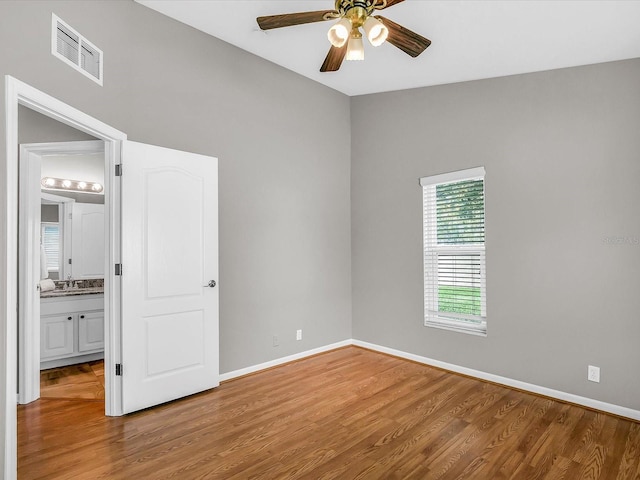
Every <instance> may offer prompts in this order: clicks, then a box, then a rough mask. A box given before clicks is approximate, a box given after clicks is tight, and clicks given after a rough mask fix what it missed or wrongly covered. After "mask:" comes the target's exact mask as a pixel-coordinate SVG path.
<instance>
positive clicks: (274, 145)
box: [0, 1, 351, 372]
mask: <svg viewBox="0 0 640 480" xmlns="http://www.w3.org/2000/svg"><path fill="white" fill-rule="evenodd" d="M78 6H79V3H78V2H73V1H57V2H50V1H44V2H40V1H29V2H23V1H3V2H0V42H2V45H12V46H14V47H15V48H13V49H9V48H3V49H2V50H0V65H1V66H2V72H1V73H2V75H3V76H4V75H5V74H9V75H12V76H14V77H16V78H18V79H19V80H22V81H24V82H26V83H28V84H30V85H33V86H34V87H36V88H38V89H40V90H42V91H44V92H46V93H48V94H50V95H52V96H54V97H56V98H59V99H60V100H62V101H64V102H66V103H68V104H70V105H72V106H74V107H76V108H78V109H80V110H82V111H84V112H85V113H87V114H89V115H91V116H93V117H95V118H98V119H100V120H102V121H103V122H105V123H107V124H109V125H111V126H113V127H115V128H117V129H119V130H121V131H123V132H125V133H127V134H128V136H129V139H131V140H135V141H140V142H145V143H150V144H156V145H161V146H165V147H169V148H176V149H180V150H186V151H191V152H195V153H201V154H205V155H211V156H215V157H218V158H219V178H220V184H219V209H220V278H219V285H220V369H221V372H229V371H232V370H236V369H240V368H243V367H247V366H251V365H255V364H258V363H261V362H266V361H269V360H272V359H275V358H279V357H283V356H286V355H290V354H294V353H297V352H301V351H305V350H309V349H312V348H316V347H320V346H324V345H327V344H330V343H334V342H338V341H341V340H345V339H348V338H351V277H350V276H351V265H350V207H349V204H350V203H349V202H350V198H349V190H350V185H349V178H350V153H349V150H350V141H351V140H350V128H349V121H350V117H349V108H350V106H349V99H348V97H346V96H344V95H342V94H340V93H337V92H335V91H334V90H331V89H328V88H326V87H324V86H321V85H319V84H317V83H315V82H312V81H311V80H308V79H305V78H303V77H301V76H299V75H297V74H294V73H292V72H289V71H287V70H284V69H282V68H281V67H278V66H276V65H274V64H271V63H269V62H267V61H264V60H262V59H259V58H258V57H255V56H253V55H251V54H249V53H247V52H244V51H242V50H240V49H237V48H235V47H233V46H230V45H229V44H226V43H224V42H222V41H219V40H216V39H214V38H212V37H210V36H208V35H206V34H204V33H201V32H198V31H197V30H194V29H192V28H190V27H187V26H185V25H182V24H180V23H178V22H176V21H173V20H171V19H169V18H167V17H164V16H162V15H160V14H158V13H156V12H154V11H152V10H150V9H147V8H145V7H143V6H141V5H138V4H136V3H134V2H129V1H126V2H124V1H120V2H113V1H92V2H82V8H78ZM52 11H53V12H55V13H56V14H57V15H58V16H60V17H61V18H62V19H63V20H64V21H65V22H67V23H69V24H70V25H71V26H73V27H74V28H75V29H77V30H78V31H79V32H81V33H82V34H84V35H86V36H87V37H88V38H89V39H90V40H91V41H92V42H93V43H95V44H96V45H97V46H98V47H99V48H101V49H102V50H103V51H104V59H105V61H104V87H100V86H98V85H97V84H95V83H94V82H92V81H91V80H89V79H87V78H85V77H84V76H83V75H81V74H79V73H78V72H76V71H75V70H73V69H72V68H70V67H69V66H67V65H66V64H64V63H63V62H61V61H60V60H58V59H57V58H55V57H53V56H52V55H51V53H50V48H51V47H50V29H51V13H52ZM26 33H28V35H29V36H28V37H27V36H26ZM176 39H178V40H179V41H176ZM1 82H2V83H1V86H2V87H4V78H2V80H1ZM2 97H3V96H2ZM1 101H2V102H3V101H4V99H2V100H1ZM0 107H2V111H4V105H3V104H0ZM1 121H2V122H4V120H1ZM1 128H2V131H1V132H0V133H1V139H0V142H2V144H1V145H0V147H1V148H4V123H2V127H1ZM45 140H46V139H45ZM28 141H40V140H39V139H37V138H29V139H28ZM5 237H6V236H5V235H3V237H2V241H4V238H5ZM296 329H303V332H304V337H303V340H302V341H296V340H295V331H296ZM274 334H277V335H278V336H279V338H280V345H279V346H278V347H273V346H272V336H273V335H274Z"/></svg>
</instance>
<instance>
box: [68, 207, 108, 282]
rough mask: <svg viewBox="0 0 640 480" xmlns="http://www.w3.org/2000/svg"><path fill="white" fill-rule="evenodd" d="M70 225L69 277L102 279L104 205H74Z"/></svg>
mask: <svg viewBox="0 0 640 480" xmlns="http://www.w3.org/2000/svg"><path fill="white" fill-rule="evenodd" d="M71 225H72V226H71V276H72V277H73V278H74V279H83V278H104V257H105V249H104V245H105V243H104V205H100V204H93V203H78V202H76V203H74V204H73V215H72V217H71Z"/></svg>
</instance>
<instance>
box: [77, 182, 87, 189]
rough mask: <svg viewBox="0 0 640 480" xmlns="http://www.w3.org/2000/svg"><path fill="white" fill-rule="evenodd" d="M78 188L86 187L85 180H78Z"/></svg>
mask: <svg viewBox="0 0 640 480" xmlns="http://www.w3.org/2000/svg"><path fill="white" fill-rule="evenodd" d="M78 188H79V189H80V190H84V189H85V188H87V184H86V183H85V182H78Z"/></svg>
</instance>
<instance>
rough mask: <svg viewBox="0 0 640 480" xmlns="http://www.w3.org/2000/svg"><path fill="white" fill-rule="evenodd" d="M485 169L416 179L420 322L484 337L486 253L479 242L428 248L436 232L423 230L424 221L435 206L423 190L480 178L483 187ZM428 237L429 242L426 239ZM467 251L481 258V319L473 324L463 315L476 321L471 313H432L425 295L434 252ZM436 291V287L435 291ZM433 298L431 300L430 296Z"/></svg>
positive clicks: (435, 275) (435, 276) (432, 281)
mask: <svg viewBox="0 0 640 480" xmlns="http://www.w3.org/2000/svg"><path fill="white" fill-rule="evenodd" d="M484 179H485V169H484V167H475V168H469V169H466V170H459V171H455V172H448V173H443V174H439V175H432V176H428V177H422V178H420V185H421V186H422V190H423V191H422V198H423V205H422V216H423V225H422V233H423V237H422V238H423V248H422V251H423V273H424V281H423V293H424V325H425V326H427V327H433V328H440V329H444V330H450V331H455V332H462V333H467V334H471V335H478V336H486V335H487V319H486V254H485V243H486V242H483V243H482V244H479V245H442V246H441V247H437V248H436V249H431V250H429V248H428V247H429V245H430V244H433V242H434V239H435V238H436V236H437V232H435V231H433V229H427V224H428V223H431V220H432V218H433V215H435V211H434V210H435V208H434V207H435V205H432V204H431V205H430V204H427V202H426V201H425V189H426V188H427V187H435V186H438V185H442V184H448V183H455V182H461V181H467V180H469V181H470V180H482V181H483V189H484V186H485V182H484ZM483 212H486V202H485V203H483ZM428 238H430V239H431V241H430V242H429V241H428ZM465 252H468V253H478V254H479V255H480V257H481V262H480V268H481V274H480V278H481V284H480V288H481V298H482V299H483V302H482V305H481V309H482V310H481V311H482V313H481V322H480V323H476V324H470V323H467V322H465V321H464V319H465V318H468V319H474V320H476V319H477V317H475V316H467V315H465V314H462V313H459V314H451V315H448V314H447V312H436V311H434V310H433V309H430V308H429V302H430V300H429V298H428V297H429V296H430V295H431V296H433V295H434V292H433V291H431V292H428V287H430V286H431V289H433V285H437V279H438V273H437V272H434V271H433V269H431V270H430V269H429V265H431V264H432V263H433V261H434V256H436V257H437V255H438V254H450V255H451V254H453V255H455V254H464V253H465ZM436 291H437V290H436ZM431 301H433V299H431ZM456 318H457V319H456Z"/></svg>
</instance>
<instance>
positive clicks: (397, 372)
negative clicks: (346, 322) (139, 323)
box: [18, 347, 640, 480]
mask: <svg viewBox="0 0 640 480" xmlns="http://www.w3.org/2000/svg"><path fill="white" fill-rule="evenodd" d="M103 412H104V406H103V404H102V403H100V402H87V401H70V400H64V399H63V400H60V399H42V400H40V401H38V402H35V403H34V404H30V405H27V406H21V407H19V408H18V457H19V458H18V464H19V467H18V468H19V471H18V475H19V478H20V479H21V480H28V479H65V480H71V479H122V480H124V479H153V480H159V479H180V480H183V479H186V480H191V479H249V478H252V479H281V478H291V479H293V478H295V479H313V480H317V479H465V478H470V479H491V480H494V479H553V480H559V479H569V480H573V479H594V480H595V479H602V480H608V479H611V480H614V479H615V480H624V479H638V478H640V424H638V423H635V422H632V421H628V420H624V419H620V418H617V417H613V416H611V415H607V414H603V413H597V412H594V411H591V410H587V409H583V408H580V407H577V406H573V405H568V404H565V403H562V402H558V401H554V400H550V399H547V398H542V397H538V396H534V395H529V394H526V393H522V392H518V391H514V390H511V389H508V388H504V387H500V386H498V385H493V384H489V383H484V382H481V381H478V380H474V379H471V378H467V377H463V376H459V375H455V374H450V373H447V372H444V371H442V370H438V369H435V368H431V367H428V366H424V365H419V364H416V363H412V362H409V361H406V360H402V359H398V358H394V357H390V356H387V355H382V354H379V353H376V352H371V351H368V350H364V349H361V348H357V347H347V348H343V349H339V350H334V351H331V352H327V353H324V354H321V355H318V356H315V357H311V358H307V359H304V360H301V361H298V362H294V363H291V364H288V365H284V366H281V367H277V368H274V369H271V370H268V371H264V372H261V373H258V374H255V375H251V376H247V377H244V378H239V379H235V380H232V381H229V382H226V383H223V384H222V385H221V386H220V387H219V388H217V389H215V390H212V391H210V392H205V393H202V394H198V395H194V396H192V397H189V398H186V399H182V400H178V401H175V402H171V403H169V404H165V405H162V406H159V407H156V408H153V409H149V410H145V411H143V412H139V413H135V414H131V415H127V416H125V417H121V418H108V417H104V415H103Z"/></svg>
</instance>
